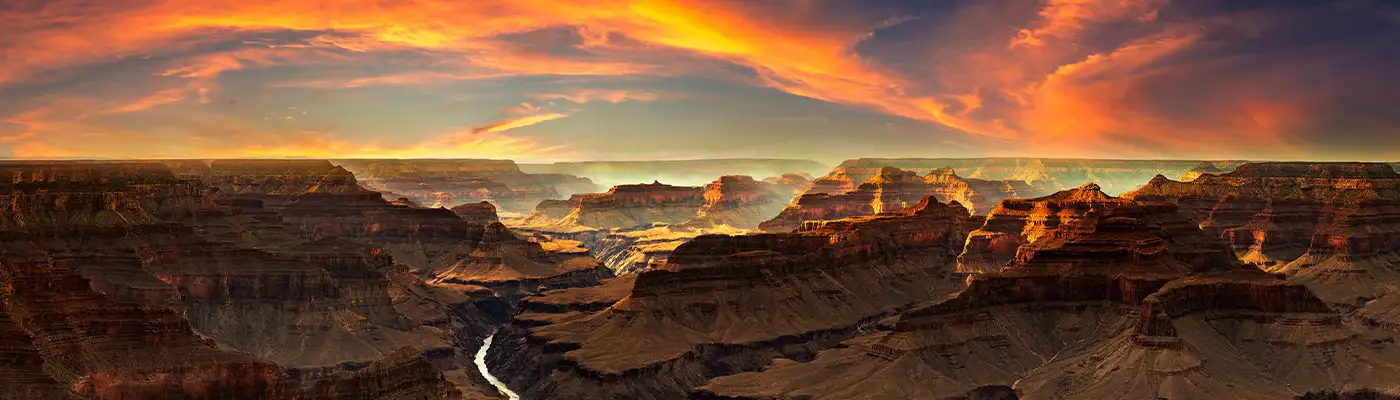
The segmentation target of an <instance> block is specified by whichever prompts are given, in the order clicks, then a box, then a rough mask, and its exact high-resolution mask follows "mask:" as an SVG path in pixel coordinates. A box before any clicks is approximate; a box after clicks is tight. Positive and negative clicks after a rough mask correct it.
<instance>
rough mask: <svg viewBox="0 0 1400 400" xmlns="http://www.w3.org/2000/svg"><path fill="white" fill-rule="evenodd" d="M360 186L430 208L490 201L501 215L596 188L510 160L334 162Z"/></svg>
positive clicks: (585, 180)
mask: <svg viewBox="0 0 1400 400" xmlns="http://www.w3.org/2000/svg"><path fill="white" fill-rule="evenodd" d="M335 163H336V164H338V165H342V166H344V167H345V168H347V169H349V170H352V171H354V173H355V176H356V178H357V179H358V180H359V182H360V184H362V185H364V186H365V187H367V188H371V189H374V190H379V191H386V192H392V193H396V194H398V195H402V196H406V197H408V198H409V199H411V200H413V201H415V202H417V203H419V204H423V205H427V206H430V207H434V208H435V207H456V206H458V205H461V204H466V203H473V202H479V201H490V202H492V203H494V204H496V206H497V207H499V208H500V209H501V210H503V211H507V212H514V213H526V212H529V211H530V209H531V208H532V207H534V206H535V204H537V203H539V202H540V201H541V200H545V199H555V198H562V197H567V196H569V195H571V194H574V193H588V192H592V191H594V190H596V188H597V186H596V185H594V184H593V182H592V181H590V180H588V179H587V178H580V177H577V176H572V175H566V174H545V175H532V174H526V173H524V172H521V171H520V167H519V166H517V165H516V164H515V162H514V161H510V160H336V161H335Z"/></svg>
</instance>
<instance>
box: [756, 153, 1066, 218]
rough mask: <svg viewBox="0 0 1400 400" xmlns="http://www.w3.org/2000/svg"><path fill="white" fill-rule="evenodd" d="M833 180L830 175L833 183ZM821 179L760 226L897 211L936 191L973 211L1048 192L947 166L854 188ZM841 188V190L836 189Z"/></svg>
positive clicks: (881, 174)
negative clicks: (968, 176) (976, 176)
mask: <svg viewBox="0 0 1400 400" xmlns="http://www.w3.org/2000/svg"><path fill="white" fill-rule="evenodd" d="M830 179H832V178H828V181H830ZM825 182H827V181H823V180H821V179H818V180H817V181H814V182H813V184H812V186H811V187H810V188H809V189H808V190H807V192H806V193H804V194H803V195H802V196H801V197H799V198H797V200H796V201H794V202H793V203H792V204H791V205H788V206H787V207H786V208H784V209H783V210H782V212H781V213H780V214H778V216H777V217H775V218H773V219H771V220H768V221H765V222H764V223H762V224H760V225H759V229H762V230H764V231H770V232H783V231H791V230H792V229H795V228H796V227H797V226H799V225H801V224H802V221H807V220H821V219H834V218H845V217H856V216H865V215H875V214H879V213H882V212H898V211H900V210H902V209H904V208H905V207H908V206H912V205H914V204H916V203H918V202H919V200H920V199H922V198H923V197H924V196H926V195H933V196H935V197H936V198H938V200H939V201H943V202H958V203H959V204H962V205H964V206H965V207H970V210H971V211H972V212H986V211H987V210H990V209H991V208H993V207H995V206H996V204H997V203H998V202H1000V201H1001V200H1002V199H1006V198H1016V197H1033V196H1039V195H1042V194H1045V193H1046V192H1045V191H1044V190H1043V189H1041V188H1038V187H1034V186H1032V185H1029V184H1026V183H1025V182H1020V181H985V180H980V179H964V178H962V177H959V176H958V175H957V174H955V173H954V172H953V171H952V169H948V168H944V169H937V170H933V171H930V172H929V173H928V174H927V175H924V176H919V175H918V174H917V173H915V172H912V171H905V170H901V169H899V168H895V167H884V168H881V169H879V170H877V171H876V172H875V174H874V175H873V176H871V177H870V178H868V179H866V180H865V181H864V182H863V183H861V184H860V185H859V186H858V187H856V188H855V189H851V190H834V189H830V188H827V187H825V186H828V185H829V184H828V183H825ZM832 192H839V193H832Z"/></svg>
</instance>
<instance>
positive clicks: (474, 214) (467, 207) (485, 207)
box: [451, 201, 501, 225]
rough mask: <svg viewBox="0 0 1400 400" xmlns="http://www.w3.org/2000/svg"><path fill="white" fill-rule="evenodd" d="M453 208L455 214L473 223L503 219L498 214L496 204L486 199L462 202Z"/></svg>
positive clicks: (486, 222)
mask: <svg viewBox="0 0 1400 400" xmlns="http://www.w3.org/2000/svg"><path fill="white" fill-rule="evenodd" d="M451 210H452V213H453V214H457V216H458V217H462V220H465V221H467V222H471V223H476V224H482V225H486V224H489V223H492V222H496V221H500V220H501V218H500V217H497V216H496V206H494V205H491V203H490V202H486V201H483V202H479V203H466V204H462V205H459V206H456V207H452V209H451Z"/></svg>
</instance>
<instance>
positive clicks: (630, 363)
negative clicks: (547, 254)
mask: <svg viewBox="0 0 1400 400" xmlns="http://www.w3.org/2000/svg"><path fill="white" fill-rule="evenodd" d="M969 219H970V217H969V216H968V213H967V211H966V210H965V209H963V208H962V207H959V206H956V205H952V206H950V205H944V204H941V203H938V202H937V201H936V200H933V199H927V200H926V201H925V202H923V203H922V204H919V205H916V206H915V207H911V208H910V209H909V210H906V212H904V213H901V214H897V215H885V216H875V217H864V218H860V219H849V220H840V221H827V222H810V223H808V224H806V225H804V227H803V228H802V229H801V230H799V231H798V232H794V233H785V234H759V235H747V236H727V235H705V236H700V237H696V238H695V239H693V240H691V241H689V242H687V243H686V244H683V245H681V246H680V247H679V248H677V249H676V250H675V252H674V253H673V254H671V256H670V258H669V259H668V261H667V263H666V264H665V266H664V267H662V268H660V269H656V270H651V271H646V272H643V273H641V274H639V275H638V276H637V277H636V281H635V283H634V284H633V286H632V288H631V290H630V293H629V294H627V295H626V296H625V297H623V298H621V299H620V300H618V301H616V302H615V303H613V304H612V305H611V306H609V307H606V308H603V309H600V310H597V311H592V309H591V308H587V307H557V308H553V309H538V311H539V312H535V313H532V314H530V315H529V316H528V317H527V318H518V319H517V320H516V321H515V322H514V323H513V324H512V325H511V326H510V327H509V328H507V330H506V331H503V332H502V333H501V334H498V336H497V338H496V339H497V343H499V344H498V346H500V349H499V350H498V349H497V347H495V346H493V347H492V352H491V354H489V355H488V361H489V362H490V365H491V367H492V370H493V371H501V372H500V373H499V375H500V376H505V377H508V379H509V381H510V384H511V387H512V388H517V391H519V392H522V395H524V396H526V397H538V398H559V399H569V398H608V397H626V398H639V399H648V398H653V399H661V398H678V397H683V396H685V394H686V393H687V392H688V391H689V389H690V388H693V387H695V386H697V385H699V384H701V383H703V382H704V380H705V379H708V377H713V376H718V375H726V374H731V373H735V372H738V371H750V370H756V369H757V368H760V367H761V366H762V365H763V364H765V363H766V360H767V359H769V358H772V357H775V356H787V357H799V358H804V359H805V358H808V357H810V356H811V355H812V354H813V352H814V351H815V349H820V348H825V347H829V346H831V345H834V344H836V343H837V342H839V341H840V340H841V339H844V338H847V337H850V336H851V335H852V334H853V333H854V332H855V331H856V330H857V329H859V327H861V326H864V325H866V324H868V323H871V322H872V321H874V320H877V319H879V318H880V317H883V316H887V315H890V314H892V313H893V312H895V311H897V310H899V309H900V308H903V307H905V306H907V305H909V304H911V303H915V302H918V301H922V300H925V299H930V298H934V297H937V296H938V295H940V294H942V293H947V292H948V291H951V290H954V289H955V288H956V287H957V286H958V278H957V277H956V276H953V275H951V274H950V273H951V261H952V259H953V257H954V254H956V252H957V248H958V247H960V245H961V243H962V241H963V240H964V237H965V235H966V232H967V230H968V229H970V224H969V223H968V220H969ZM524 302H529V303H531V304H535V303H546V302H549V303H557V302H556V301H536V300H531V299H526V300H525V301H524ZM580 313H582V314H580ZM548 314H554V315H548Z"/></svg>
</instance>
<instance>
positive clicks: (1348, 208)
mask: <svg viewBox="0 0 1400 400" xmlns="http://www.w3.org/2000/svg"><path fill="white" fill-rule="evenodd" d="M1124 197H1127V198H1131V199H1134V200H1136V201H1139V202H1143V203H1176V204H1178V205H1180V206H1181V207H1182V209H1183V210H1184V211H1186V212H1187V213H1188V214H1189V215H1192V216H1193V218H1194V219H1195V220H1196V221H1197V222H1198V224H1199V225H1200V226H1201V227H1202V228H1203V229H1206V230H1207V231H1209V232H1212V233H1218V234H1219V235H1221V236H1222V237H1224V238H1226V239H1227V240H1228V241H1230V242H1231V243H1232V244H1233V245H1234V247H1235V252H1236V253H1237V255H1238V256H1239V257H1240V258H1241V259H1242V260H1244V261H1245V262H1247V263H1250V264H1253V265H1256V266H1259V267H1261V268H1264V269H1267V270H1269V271H1275V272H1282V273H1286V274H1288V275H1289V276H1290V277H1291V278H1292V279H1294V280H1295V281H1298V282H1304V283H1307V284H1308V285H1309V286H1310V287H1311V288H1312V289H1313V290H1314V291H1316V292H1317V293H1318V295H1319V296H1321V297H1322V298H1323V299H1324V300H1327V301H1328V302H1329V303H1332V304H1334V305H1336V306H1355V305H1357V304H1359V303H1364V302H1365V301H1366V300H1369V299H1373V298H1376V297H1377V296H1380V295H1383V294H1385V293H1387V292H1390V291H1392V290H1394V289H1395V288H1396V287H1400V279H1397V278H1400V276H1397V272H1395V271H1396V269H1397V268H1400V262H1397V261H1400V256H1397V251H1398V250H1400V239H1397V237H1400V236H1397V229H1400V226H1398V225H1397V224H1396V221H1397V218H1400V174H1397V173H1396V172H1395V171H1394V170H1393V169H1392V168H1390V166H1388V165H1385V164H1376V163H1250V164H1244V165H1241V166H1239V167H1238V168H1236V169H1235V171H1233V172H1230V173H1225V174H1218V175H1207V176H1202V177H1200V178H1197V179H1196V180H1194V181H1191V182H1176V181H1172V180H1169V179H1166V178H1165V177H1160V176H1159V177H1156V178H1154V179H1153V180H1152V181H1151V182H1150V183H1149V184H1148V185H1146V186H1144V187H1143V188H1142V189H1140V190H1137V191H1134V192H1132V193H1128V194H1126V195H1125V196H1124Z"/></svg>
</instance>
